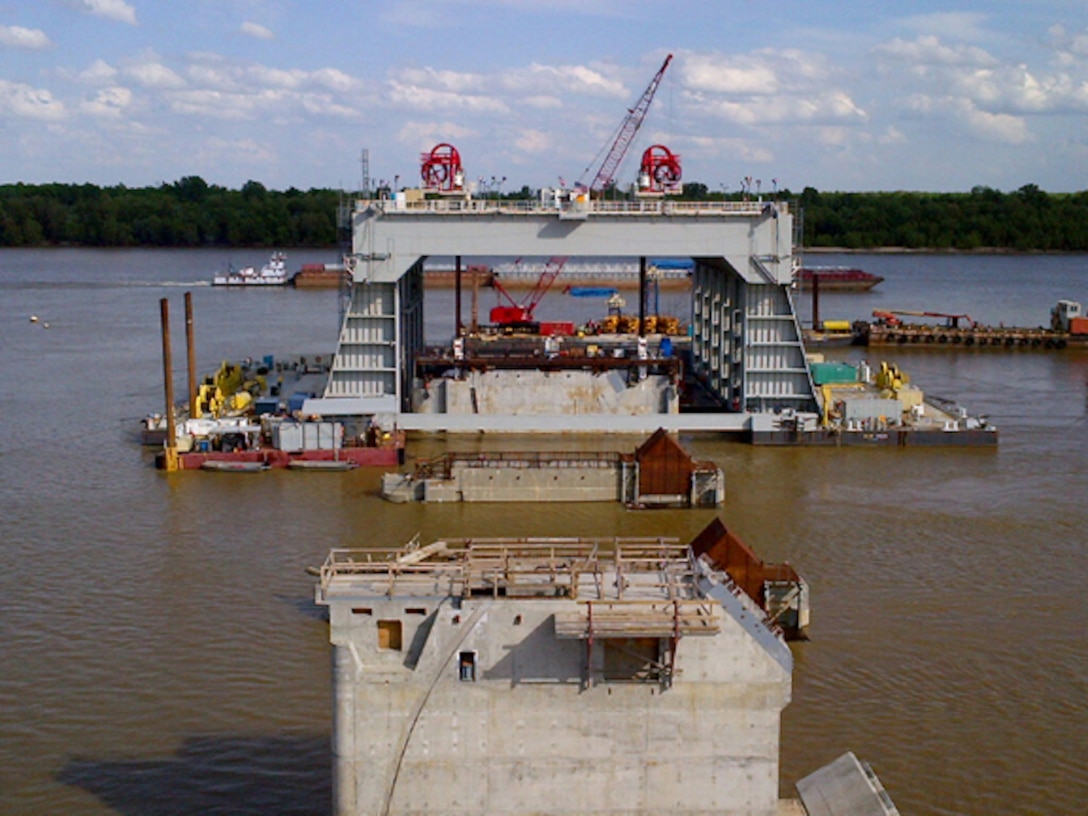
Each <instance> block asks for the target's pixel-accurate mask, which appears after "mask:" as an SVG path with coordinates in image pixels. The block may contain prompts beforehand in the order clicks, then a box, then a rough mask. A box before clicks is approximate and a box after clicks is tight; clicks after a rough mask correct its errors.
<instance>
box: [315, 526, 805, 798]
mask: <svg viewBox="0 0 1088 816" xmlns="http://www.w3.org/2000/svg"><path fill="white" fill-rule="evenodd" d="M316 598H317V602H318V603H320V604H324V605H327V606H328V607H329V620H330V639H331V641H332V644H333V648H334V680H333V682H334V684H335V687H336V688H335V700H336V712H335V718H334V728H335V736H334V739H333V747H334V755H335V756H334V774H335V798H336V813H337V814H338V816H349V815H350V816H364V814H365V815H366V816H378V815H379V814H381V816H392V815H393V814H398V815H400V814H413V816H414V815H415V814H423V813H426V814H428V815H429V816H438V815H440V814H470V813H471V814H474V816H487V815H488V814H503V815H504V816H514V814H526V816H527V815H528V814H542V813H547V814H571V816H574V814H577V815H578V816H605V815H606V814H607V816H619V814H624V815H625V816H634V815H635V814H646V816H650V814H655V816H656V815H657V814H662V813H683V814H691V815H692V816H694V815H695V814H706V816H710V814H715V815H716V816H721V814H737V815H738V816H739V814H746V816H773V814H776V813H778V812H780V803H779V799H778V762H779V751H778V741H779V727H780V719H781V711H782V709H783V708H784V707H785V706H786V705H787V704H788V702H789V699H790V688H791V669H792V656H791V654H790V650H789V648H788V647H787V645H786V643H785V641H784V638H783V634H782V632H781V630H779V629H778V628H777V626H776V625H775V624H774V623H772V621H771V619H770V618H769V617H768V616H767V614H766V612H765V611H764V610H763V608H761V607H760V605H759V604H758V603H757V602H756V600H755V599H753V598H752V597H751V596H750V595H749V594H747V592H746V591H745V590H744V589H743V588H742V587H741V585H739V584H737V583H736V582H734V581H733V579H732V578H731V577H730V575H729V573H728V572H726V571H721V570H719V569H718V568H717V567H715V566H714V565H713V563H712V562H711V561H710V560H704V559H699V558H696V557H695V556H694V555H693V551H692V549H691V548H690V547H688V546H687V545H682V544H679V543H678V542H676V541H674V540H665V539H533V540H528V541H525V540H522V541H516V542H515V541H505V540H501V539H488V540H478V539H477V540H474V541H472V542H452V541H437V542H434V543H432V544H430V545H427V546H423V547H421V546H419V545H418V544H414V545H411V546H410V547H408V548H406V549H404V550H402V551H398V552H395V553H390V554H387V555H381V554H378V553H374V552H370V553H365V552H361V551H359V552H356V551H334V552H333V553H332V554H331V555H330V557H329V560H328V561H327V562H326V564H325V566H324V567H323V568H322V570H321V581H320V584H319V585H318V586H317V588H316Z"/></svg>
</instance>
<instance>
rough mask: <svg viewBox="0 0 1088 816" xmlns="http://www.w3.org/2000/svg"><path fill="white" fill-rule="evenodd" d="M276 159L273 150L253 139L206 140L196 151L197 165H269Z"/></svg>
mask: <svg viewBox="0 0 1088 816" xmlns="http://www.w3.org/2000/svg"><path fill="white" fill-rule="evenodd" d="M276 158H277V156H276V152H275V150H273V149H272V148H270V147H269V146H268V145H263V144H260V143H259V142H257V141H255V140H254V139H222V138H219V137H213V138H210V139H208V140H207V141H206V142H204V144H203V145H202V146H201V148H200V149H199V150H198V151H197V155H196V159H197V161H198V163H205V162H215V163H219V162H223V161H228V162H231V163H235V162H239V163H242V164H254V165H258V164H269V163H271V162H273V161H275V160H276Z"/></svg>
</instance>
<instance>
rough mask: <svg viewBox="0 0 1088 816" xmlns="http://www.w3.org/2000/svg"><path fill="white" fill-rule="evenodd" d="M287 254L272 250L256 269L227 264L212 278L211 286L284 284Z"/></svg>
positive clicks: (285, 282) (285, 281) (286, 279)
mask: <svg viewBox="0 0 1088 816" xmlns="http://www.w3.org/2000/svg"><path fill="white" fill-rule="evenodd" d="M287 281H288V277H287V256H286V255H285V254H284V253H282V252H273V253H272V257H271V258H270V259H269V261H268V263H266V264H265V265H264V266H262V267H261V268H260V269H257V268H256V267H254V266H244V267H242V268H241V269H235V268H234V267H233V266H232V265H228V266H227V271H226V272H223V273H221V274H218V275H216V276H215V277H214V278H212V285H213V286H286V285H287Z"/></svg>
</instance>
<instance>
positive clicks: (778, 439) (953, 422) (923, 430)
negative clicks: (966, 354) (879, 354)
mask: <svg viewBox="0 0 1088 816" xmlns="http://www.w3.org/2000/svg"><path fill="white" fill-rule="evenodd" d="M810 368H811V370H812V376H813V382H814V383H815V384H816V386H817V387H818V388H819V393H820V402H821V414H820V415H819V417H813V416H808V415H801V414H797V413H792V412H782V413H780V414H776V415H770V416H768V415H763V416H755V417H753V418H752V424H751V430H750V433H751V442H752V443H753V444H756V445H802V446H804V445H816V446H821V445H833V446H865V447H908V446H909V447H919V446H920V447H936V446H967V447H984V448H995V447H996V446H997V444H998V429H997V427H996V426H994V425H993V424H991V423H990V421H989V419H988V418H986V417H985V416H980V417H972V416H969V415H968V414H967V411H966V410H964V409H963V408H961V407H959V406H957V405H955V404H954V403H952V402H949V401H947V400H940V399H937V398H934V397H927V396H926V394H925V392H924V391H922V390H921V389H920V388H918V387H917V386H915V385H913V384H912V383H911V382H910V378H909V377H908V376H907V375H906V374H905V373H904V372H903V371H901V370H900V369H899V367H898V366H897V365H894V364H889V363H887V362H882V363H881V364H880V366H879V367H878V368H877V369H876V370H875V371H874V370H873V369H872V368H871V367H870V366H869V365H868V363H864V362H863V363H861V364H859V365H853V364H850V363H826V362H822V361H821V362H812V363H811V364H810Z"/></svg>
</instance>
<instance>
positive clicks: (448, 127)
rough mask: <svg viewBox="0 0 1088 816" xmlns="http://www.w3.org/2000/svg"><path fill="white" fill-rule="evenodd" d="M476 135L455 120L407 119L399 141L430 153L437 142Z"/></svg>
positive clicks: (398, 137)
mask: <svg viewBox="0 0 1088 816" xmlns="http://www.w3.org/2000/svg"><path fill="white" fill-rule="evenodd" d="M475 135H476V133H475V132H474V131H472V130H470V129H468V128H466V127H464V126H463V125H459V124H456V123H455V122H413V121H407V122H405V123H404V126H403V127H401V129H400V130H399V131H398V132H397V141H398V142H400V143H401V144H407V145H412V146H413V148H414V149H416V150H418V151H419V152H420V153H430V152H431V150H432V149H433V148H434V146H435V145H437V144H440V143H443V142H448V141H450V140H452V139H463V138H467V137H469V136H475Z"/></svg>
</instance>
